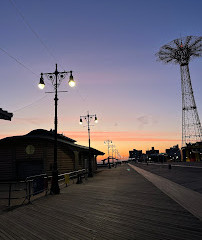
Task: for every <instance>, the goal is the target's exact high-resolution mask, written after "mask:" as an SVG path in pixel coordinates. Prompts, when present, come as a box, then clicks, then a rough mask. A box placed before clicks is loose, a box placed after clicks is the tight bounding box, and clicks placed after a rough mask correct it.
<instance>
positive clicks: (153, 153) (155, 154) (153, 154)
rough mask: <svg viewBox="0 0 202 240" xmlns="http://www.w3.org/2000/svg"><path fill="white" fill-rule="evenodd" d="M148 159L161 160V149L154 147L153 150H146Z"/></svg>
mask: <svg viewBox="0 0 202 240" xmlns="http://www.w3.org/2000/svg"><path fill="white" fill-rule="evenodd" d="M146 156H147V161H152V162H159V150H155V149H154V147H152V149H151V150H147V151H146Z"/></svg>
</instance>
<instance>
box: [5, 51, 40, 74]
mask: <svg viewBox="0 0 202 240" xmlns="http://www.w3.org/2000/svg"><path fill="white" fill-rule="evenodd" d="M0 50H1V51H2V52H4V53H5V54H6V55H7V56H9V57H10V58H12V59H13V60H15V61H16V62H17V63H18V64H20V65H21V66H22V67H23V68H25V69H27V70H28V71H30V72H31V73H32V74H34V75H35V76H37V77H38V74H36V73H35V72H33V71H32V70H31V69H30V68H29V67H27V66H25V65H24V64H23V63H22V62H20V60H18V59H17V58H15V57H13V56H12V55H11V54H10V53H8V52H7V51H6V50H4V49H3V48H1V47H0Z"/></svg>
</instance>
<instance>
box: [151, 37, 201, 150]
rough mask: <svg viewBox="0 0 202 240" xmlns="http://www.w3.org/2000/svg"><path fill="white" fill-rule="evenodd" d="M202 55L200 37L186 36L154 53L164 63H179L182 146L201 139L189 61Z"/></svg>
mask: <svg viewBox="0 0 202 240" xmlns="http://www.w3.org/2000/svg"><path fill="white" fill-rule="evenodd" d="M201 55H202V37H195V36H187V37H185V38H179V39H175V40H173V41H172V42H170V43H168V44H166V45H164V46H162V47H161V49H160V51H159V52H158V53H157V54H156V56H157V57H158V60H161V61H163V62H164V63H170V62H173V63H175V64H179V65H180V71H181V87H182V146H184V145H185V144H186V143H194V142H198V141H201V138H202V129H201V123H200V119H199V115H198V112H197V108H196V103H195V99H194V94H193V89H192V84H191V78H190V73H189V62H190V61H191V60H192V59H193V58H195V57H200V56H201Z"/></svg>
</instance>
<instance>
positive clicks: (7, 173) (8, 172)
mask: <svg viewBox="0 0 202 240" xmlns="http://www.w3.org/2000/svg"><path fill="white" fill-rule="evenodd" d="M13 155H14V151H13V148H10V147H8V146H6V145H3V146H1V148H0V179H1V180H3V181H5V180H13V179H14V178H15V163H14V161H13Z"/></svg>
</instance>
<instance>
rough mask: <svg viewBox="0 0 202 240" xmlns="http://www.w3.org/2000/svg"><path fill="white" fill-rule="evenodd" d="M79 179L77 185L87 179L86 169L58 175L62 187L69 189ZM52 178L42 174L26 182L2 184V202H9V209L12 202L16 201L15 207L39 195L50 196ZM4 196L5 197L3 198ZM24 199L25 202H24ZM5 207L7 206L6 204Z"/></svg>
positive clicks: (0, 198) (0, 193) (31, 177)
mask: <svg viewBox="0 0 202 240" xmlns="http://www.w3.org/2000/svg"><path fill="white" fill-rule="evenodd" d="M75 178H76V179H77V182H76V183H77V184H79V183H82V179H83V178H85V179H87V172H86V170H85V169H82V170H78V171H74V172H68V173H63V174H60V175H58V181H59V185H60V187H62V186H65V187H67V186H68V185H70V181H71V180H73V183H74V179H75ZM51 180H52V176H48V175H47V174H40V175H35V176H30V177H27V178H26V179H25V181H19V182H14V181H13V182H0V201H1V200H7V201H8V205H7V206H8V207H11V200H15V203H14V205H22V204H23V203H24V202H25V201H26V200H27V201H28V203H30V202H31V198H36V196H38V195H39V194H43V193H44V192H45V195H47V194H48V192H49V190H50V188H49V186H50V185H51ZM1 195H3V196H1ZM22 199H23V202H22ZM4 205H5V204H4Z"/></svg>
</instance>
